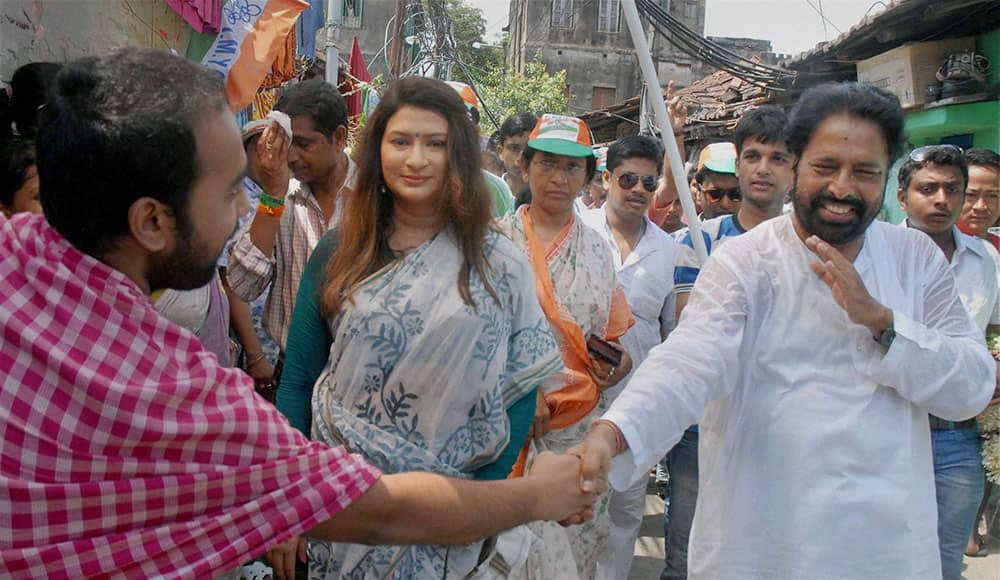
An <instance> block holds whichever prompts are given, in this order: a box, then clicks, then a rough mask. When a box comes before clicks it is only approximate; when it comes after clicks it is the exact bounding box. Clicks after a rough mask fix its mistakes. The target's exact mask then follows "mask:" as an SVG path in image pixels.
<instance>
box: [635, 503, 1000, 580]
mask: <svg viewBox="0 0 1000 580" xmlns="http://www.w3.org/2000/svg"><path fill="white" fill-rule="evenodd" d="M987 549H988V552H989V555H988V556H987V557H985V558H966V559H965V565H966V568H965V574H964V575H963V578H964V579H965V580H1000V542H997V541H995V540H994V541H993V542H992V543H991V544H990V545H988V546H987ZM635 554H636V556H635V562H634V563H633V564H632V573H631V575H630V576H629V579H630V580H656V579H658V578H659V577H660V572H661V571H663V500H661V499H660V498H659V497H658V496H657V495H656V492H655V490H654V488H653V487H652V486H650V488H649V494H648V495H646V517H645V518H644V519H643V522H642V528H641V529H640V530H639V541H638V542H636V546H635Z"/></svg>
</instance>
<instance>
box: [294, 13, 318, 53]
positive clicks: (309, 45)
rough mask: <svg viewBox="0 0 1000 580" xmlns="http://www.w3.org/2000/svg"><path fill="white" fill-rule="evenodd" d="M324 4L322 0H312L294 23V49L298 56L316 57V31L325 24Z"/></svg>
mask: <svg viewBox="0 0 1000 580" xmlns="http://www.w3.org/2000/svg"><path fill="white" fill-rule="evenodd" d="M325 4H326V2H325V1H324V0H312V2H310V3H309V8H307V9H306V10H305V12H303V13H302V15H301V16H299V21H298V22H297V23H296V24H295V32H296V34H297V37H296V46H295V49H296V52H297V53H298V54H299V55H300V56H307V57H309V58H316V32H317V31H318V30H319V29H320V28H323V26H324V25H325V24H326V14H325V13H324V8H325V7H324V5H325Z"/></svg>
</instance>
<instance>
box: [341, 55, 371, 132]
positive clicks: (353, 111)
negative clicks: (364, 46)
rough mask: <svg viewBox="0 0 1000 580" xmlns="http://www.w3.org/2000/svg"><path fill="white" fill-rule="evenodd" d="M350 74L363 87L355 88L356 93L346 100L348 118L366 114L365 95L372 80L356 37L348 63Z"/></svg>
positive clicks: (353, 92)
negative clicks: (363, 96) (364, 106)
mask: <svg viewBox="0 0 1000 580" xmlns="http://www.w3.org/2000/svg"><path fill="white" fill-rule="evenodd" d="M348 66H349V67H350V70H349V72H350V74H351V76H352V77H354V78H355V79H357V80H358V81H359V83H358V84H360V85H361V86H355V87H354V91H352V93H351V94H350V95H348V96H347V98H346V99H345V100H346V101H347V116H348V117H356V116H358V115H360V114H361V113H363V112H364V109H363V100H362V95H363V93H365V92H367V91H368V87H367V83H370V82H371V80H372V75H371V73H369V72H368V67H367V66H365V57H364V56H363V55H362V54H361V46H360V45H359V44H358V37H357V36H355V37H354V45H353V46H352V47H351V58H350V60H349V61H348Z"/></svg>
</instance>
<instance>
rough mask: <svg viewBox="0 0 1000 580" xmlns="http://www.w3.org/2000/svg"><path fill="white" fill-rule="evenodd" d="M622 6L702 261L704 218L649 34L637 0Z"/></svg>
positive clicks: (627, 0) (705, 253) (624, 0)
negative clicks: (690, 183)
mask: <svg viewBox="0 0 1000 580" xmlns="http://www.w3.org/2000/svg"><path fill="white" fill-rule="evenodd" d="M621 6H622V12H623V13H624V14H625V22H626V23H627V24H628V29H629V32H630V33H631V34H632V43H633V44H635V55H636V56H637V57H638V58H639V67H640V68H642V76H643V78H644V79H645V81H646V94H647V95H649V98H648V99H647V100H648V102H649V103H651V104H652V105H653V113H654V114H655V116H656V126H657V127H658V128H659V129H660V139H661V140H662V141H663V148H664V150H665V151H666V152H667V159H668V161H670V170H671V173H673V175H674V185H675V186H676V187H677V195H678V196H680V198H681V207H682V208H683V209H684V217H685V218H687V223H688V229H689V230H690V232H691V241H692V242H693V244H694V253H695V255H696V256H697V257H698V262H700V263H702V264H703V263H705V260H707V259H708V251H707V250H706V249H705V239H704V238H702V235H701V220H699V219H698V214H697V212H695V209H694V199H692V198H691V189H690V187H689V186H688V182H687V173H686V172H685V171H684V162H683V161H682V160H681V154H680V151H678V150H677V143H676V142H675V140H674V131H673V129H672V128H671V127H670V116H669V115H668V114H667V105H666V104H665V103H664V102H663V96H662V95H663V92H662V91H661V90H660V81H659V79H658V78H657V77H656V68H655V67H654V66H653V56H652V53H650V51H649V43H648V42H646V35H645V34H643V32H642V22H641V21H640V20H639V10H638V9H637V8H636V7H635V0H621Z"/></svg>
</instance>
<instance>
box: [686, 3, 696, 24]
mask: <svg viewBox="0 0 1000 580" xmlns="http://www.w3.org/2000/svg"><path fill="white" fill-rule="evenodd" d="M684 18H686V19H687V20H698V3H697V2H688V3H686V4H685V5H684Z"/></svg>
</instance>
